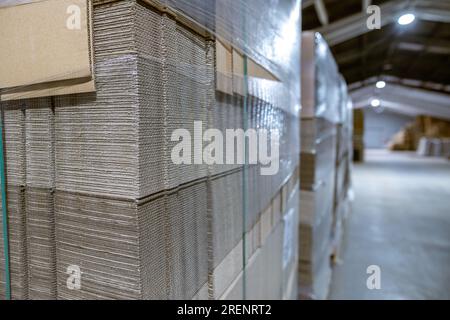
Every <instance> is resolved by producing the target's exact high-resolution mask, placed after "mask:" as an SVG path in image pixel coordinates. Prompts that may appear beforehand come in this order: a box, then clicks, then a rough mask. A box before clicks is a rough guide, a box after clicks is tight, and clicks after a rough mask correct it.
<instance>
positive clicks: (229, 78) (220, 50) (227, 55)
mask: <svg viewBox="0 0 450 320" xmlns="http://www.w3.org/2000/svg"><path fill="white" fill-rule="evenodd" d="M216 70H217V73H216V89H217V90H219V91H221V92H224V93H228V94H233V55H232V53H231V50H229V49H228V48H226V47H225V46H224V45H223V44H222V42H220V41H216Z"/></svg>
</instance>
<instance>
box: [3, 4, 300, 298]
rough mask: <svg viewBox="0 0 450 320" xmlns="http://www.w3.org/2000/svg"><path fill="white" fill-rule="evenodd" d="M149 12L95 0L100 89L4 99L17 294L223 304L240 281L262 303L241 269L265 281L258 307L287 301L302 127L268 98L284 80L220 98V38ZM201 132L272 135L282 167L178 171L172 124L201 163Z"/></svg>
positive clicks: (293, 263) (275, 97) (184, 167)
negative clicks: (272, 170)
mask: <svg viewBox="0 0 450 320" xmlns="http://www.w3.org/2000/svg"><path fill="white" fill-rule="evenodd" d="M151 3H152V4H153V5H154V4H155V1H152V2H151ZM88 4H89V5H90V4H91V3H90V2H88ZM149 4H150V2H145V3H144V2H140V1H134V0H127V1H94V2H93V7H92V8H91V9H92V10H91V11H92V34H93V41H92V51H93V60H94V63H93V71H94V74H95V85H96V92H92V93H84V94H75V95H61V96H54V97H51V98H50V97H44V98H38V99H20V100H14V101H7V102H2V108H3V110H4V124H5V144H6V157H7V159H6V160H7V161H6V162H7V163H6V168H7V179H8V185H7V189H8V218H9V233H8V235H9V242H10V261H11V263H10V265H11V280H12V297H13V298H14V299H27V298H29V299H55V298H58V299H193V298H203V299H205V298H221V297H227V296H228V295H227V293H226V292H230V291H231V290H232V289H231V288H232V287H233V285H235V284H236V283H237V282H239V281H244V282H245V283H247V286H248V292H255V293H258V294H261V292H260V291H259V290H258V289H257V288H258V287H257V285H259V281H260V280H261V279H260V278H259V276H258V277H256V278H254V280H251V278H250V277H248V278H247V275H249V274H251V275H252V276H256V275H257V274H258V275H261V274H262V275H264V277H263V278H264V279H265V278H267V277H268V276H269V275H271V274H272V272H276V274H277V275H278V277H277V278H274V283H273V284H272V285H271V286H270V288H269V287H268V288H267V289H266V290H265V291H263V292H264V293H263V294H262V296H259V297H262V298H265V297H266V298H268V297H274V298H275V297H276V298H291V297H294V296H295V295H296V292H295V289H296V288H295V286H294V285H293V281H294V282H295V275H292V274H293V273H294V272H293V271H292V270H293V269H297V259H296V251H297V250H296V246H297V237H296V236H295V235H296V233H295V232H296V230H294V231H293V230H291V229H296V226H297V221H298V218H297V216H298V213H297V209H296V208H297V205H296V204H295V202H293V201H294V200H292V199H295V198H297V197H296V196H293V195H292V194H295V190H297V189H298V188H296V187H295V185H296V183H297V180H298V173H296V172H297V171H296V168H297V167H298V162H299V160H298V147H297V145H298V136H299V121H298V118H297V115H296V114H295V113H292V112H290V110H291V109H295V106H294V107H293V108H291V106H289V105H286V104H283V103H281V102H280V101H286V100H285V99H284V100H283V99H281V98H279V97H283V96H286V89H284V91H283V90H272V91H271V90H270V87H271V86H273V87H276V88H279V87H280V86H283V85H284V83H283V82H282V81H281V82H280V81H271V80H267V79H264V80H262V79H261V80H259V79H257V78H255V79H248V81H249V82H251V83H252V84H253V87H251V88H249V94H250V95H249V96H245V95H244V96H242V95H241V94H239V93H238V92H231V94H230V93H223V92H219V91H216V88H217V86H216V79H218V78H219V77H218V76H217V72H216V71H217V70H216V68H217V65H218V60H219V59H218V56H217V55H216V51H215V48H216V40H215V38H214V37H213V35H210V34H207V33H206V32H204V31H201V30H198V29H197V28H193V26H191V25H186V24H184V23H182V21H180V19H179V18H180V16H178V15H175V14H173V13H172V12H171V10H167V8H165V9H164V10H160V9H161V8H162V7H158V6H150V5H149ZM199 5H200V4H199ZM89 7H90V6H89ZM0 10H1V9H0ZM118 17H120V19H119V18H118ZM271 26H273V25H271ZM291 67H292V66H290V67H289V68H288V69H291ZM292 69H295V68H292ZM282 80H284V79H282ZM262 84H263V85H262ZM290 85H292V86H294V87H295V85H298V83H296V84H295V83H294V84H289V86H290ZM286 87H287V85H286ZM239 88H240V87H239ZM240 89H241V88H240ZM266 89H267V90H266ZM252 90H253V91H252ZM274 91H276V92H278V93H275V94H274V93H273V92H274ZM245 94H246V93H245ZM196 122H201V123H202V129H203V130H206V129H208V128H216V129H220V130H223V129H224V128H230V129H238V128H258V129H261V128H264V129H267V130H268V131H269V132H273V131H274V130H275V129H277V130H278V129H280V130H279V131H280V152H279V158H278V159H275V161H276V160H278V161H279V163H280V170H279V171H278V172H277V173H276V174H275V175H271V176H263V175H261V171H260V170H261V165H247V166H242V165H236V164H229V165H228V164H217V165H216V164H212V165H208V164H205V163H199V164H180V165H178V164H175V163H174V162H173V161H172V150H173V148H174V146H175V145H177V143H178V142H179V141H176V139H175V140H174V139H172V134H173V132H174V131H175V130H176V129H184V130H186V131H187V132H188V133H189V134H190V136H191V137H192V138H193V139H192V148H191V150H190V151H191V152H192V155H196V154H202V153H203V148H202V146H203V144H202V136H200V137H199V136H198V135H196V134H195V123H196ZM288 191H289V192H288ZM295 201H298V199H297V200H295ZM243 235H245V236H244V237H243ZM280 237H281V240H280ZM280 241H281V242H280ZM279 247H281V248H282V250H280V251H278V250H279ZM243 250H245V252H246V256H245V259H244V258H243V254H242V252H243ZM280 252H281V253H283V254H282V255H281V257H278V256H276V255H277V254H280ZM285 252H287V253H286V254H285ZM2 254H3V250H2ZM1 258H2V260H1V263H0V264H1V267H0V268H1V269H0V281H1V284H2V287H3V285H4V282H5V273H4V262H5V259H4V258H5V257H4V256H1ZM268 261H270V263H268ZM279 266H281V268H279ZM255 268H256V269H255ZM264 268H266V269H264ZM77 269H78V270H80V272H81V274H78V275H77V274H76V273H75V274H74V273H71V272H73V270H77ZM244 270H246V271H245V272H244ZM251 270H259V271H251ZM73 276H80V287H76V286H75V287H73V286H70V285H68V284H69V282H68V281H69V280H70V279H72V278H73ZM239 279H241V280H239ZM293 279H294V280H293ZM75 283H76V281H75ZM3 294H4V292H3V290H1V291H0V297H4V296H3ZM242 295H243V297H253V295H252V294H248V295H247V293H242Z"/></svg>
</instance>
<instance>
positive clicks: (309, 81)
mask: <svg viewBox="0 0 450 320" xmlns="http://www.w3.org/2000/svg"><path fill="white" fill-rule="evenodd" d="M302 48H303V49H302V50H303V54H302V67H303V71H302V106H303V109H302V119H301V122H302V123H301V126H300V127H301V141H302V143H301V154H300V181H301V183H300V189H301V190H300V228H299V237H300V240H299V241H300V247H299V290H300V297H301V298H308V299H325V298H326V297H327V295H328V288H329V283H330V280H331V266H330V253H331V230H332V229H331V228H332V222H333V198H334V184H335V163H336V153H337V146H336V122H337V121H338V119H339V113H338V111H339V109H338V106H339V105H338V104H339V98H340V90H339V87H340V79H339V74H338V72H337V66H336V62H335V61H334V58H333V56H332V54H331V52H330V50H329V48H328V46H327V44H326V42H325V40H324V39H323V38H322V37H321V35H320V34H318V33H314V32H304V33H303V34H302Z"/></svg>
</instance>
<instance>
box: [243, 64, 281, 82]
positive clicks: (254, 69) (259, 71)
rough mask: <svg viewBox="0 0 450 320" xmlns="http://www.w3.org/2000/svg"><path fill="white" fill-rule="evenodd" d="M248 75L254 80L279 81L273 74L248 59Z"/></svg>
mask: <svg viewBox="0 0 450 320" xmlns="http://www.w3.org/2000/svg"><path fill="white" fill-rule="evenodd" d="M248 75H249V76H250V77H255V78H261V79H267V80H272V81H279V80H278V79H277V78H276V77H275V76H274V75H273V74H271V73H270V72H269V71H267V70H266V69H265V68H263V67H262V66H261V65H259V64H257V63H256V62H255V61H253V60H252V59H248Z"/></svg>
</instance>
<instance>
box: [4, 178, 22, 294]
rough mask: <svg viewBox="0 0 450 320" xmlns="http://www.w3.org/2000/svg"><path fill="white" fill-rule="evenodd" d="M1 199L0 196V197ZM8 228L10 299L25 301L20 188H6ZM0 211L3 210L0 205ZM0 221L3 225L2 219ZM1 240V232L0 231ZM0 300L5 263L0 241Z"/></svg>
mask: <svg viewBox="0 0 450 320" xmlns="http://www.w3.org/2000/svg"><path fill="white" fill-rule="evenodd" d="M0 197H1V195H0ZM7 197H8V226H9V262H10V274H11V297H12V299H20V300H21V299H27V297H28V276H27V246H26V241H27V240H26V239H27V238H26V223H25V220H26V218H25V208H24V207H25V199H24V190H23V188H21V187H13V186H9V188H8V193H7ZM0 209H3V208H2V206H1V205H0ZM0 221H1V222H2V223H3V219H2V217H0ZM2 230H3V229H2ZM0 236H1V237H2V239H3V231H0ZM0 250H1V253H0V288H2V290H0V298H1V299H4V298H5V292H4V290H3V288H4V287H5V262H4V254H3V241H0Z"/></svg>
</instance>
